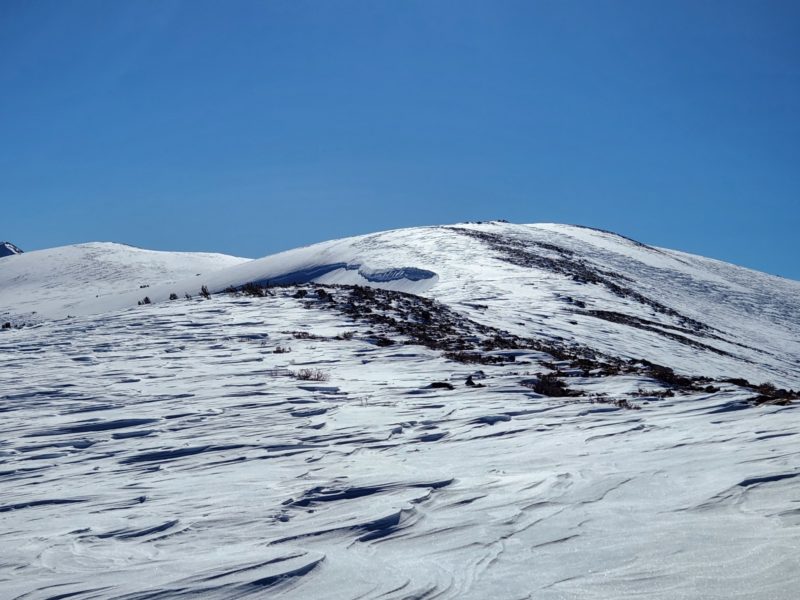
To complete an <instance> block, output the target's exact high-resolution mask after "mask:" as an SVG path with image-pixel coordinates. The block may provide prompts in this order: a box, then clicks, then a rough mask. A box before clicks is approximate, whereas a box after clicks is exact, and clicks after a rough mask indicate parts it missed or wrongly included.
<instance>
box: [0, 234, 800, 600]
mask: <svg viewBox="0 0 800 600" xmlns="http://www.w3.org/2000/svg"><path fill="white" fill-rule="evenodd" d="M198 274H199V275H198ZM253 282H258V283H284V284H290V283H296V284H304V283H307V282H315V284H314V285H295V286H280V287H274V288H272V289H271V290H268V292H267V293H266V294H265V293H264V291H263V290H262V289H260V288H258V287H256V286H253V287H251V288H250V289H248V290H246V291H243V292H241V293H219V294H213V295H211V297H210V299H208V300H205V299H203V298H201V297H200V296H199V294H198V292H199V291H200V288H201V286H207V287H208V288H209V290H210V291H212V292H220V291H222V290H225V289H226V288H230V287H234V288H237V287H241V286H244V285H245V284H248V283H253ZM336 284H344V285H336ZM351 284H359V286H368V287H356V286H352V285H351ZM142 286H147V287H142ZM370 287H372V288H377V289H370ZM406 292H410V293H406ZM171 294H174V295H175V296H177V297H178V299H176V300H169V297H170V295H171ZM186 294H189V295H191V296H192V298H190V299H186V298H185V295H186ZM248 294H249V295H248ZM144 296H148V298H149V299H151V300H152V303H149V304H146V305H138V304H137V302H138V301H140V300H142V299H143V298H144ZM799 297H800V283H798V282H793V281H788V280H784V279H780V278H776V277H771V276H768V275H764V274H761V273H756V272H753V271H750V270H747V269H742V268H739V267H735V266H733V265H728V264H725V263H721V262H719V261H714V260H709V259H705V258H701V257H697V256H691V255H687V254H684V253H680V252H674V251H669V250H664V249H659V248H651V247H647V246H644V245H642V244H638V243H636V242H634V241H631V240H628V239H626V238H623V237H620V236H617V235H614V234H610V233H607V232H602V231H597V230H591V229H585V228H579V227H570V226H564V225H512V224H508V223H498V222H494V223H483V224H461V225H455V226H448V227H429V228H416V229H406V230H397V231H389V232H384V233H378V234H373V235H367V236H360V237H355V238H349V239H344V240H336V241H331V242H326V243H323V244H317V245H314V246H309V247H306V248H300V249H297V250H292V251H289V252H285V253H281V254H278V255H275V256H270V257H267V258H263V259H259V260H254V261H246V260H245V259H237V258H233V257H225V256H219V255H198V254H175V253H157V252H148V251H144V250H138V249H136V248H130V247H127V246H120V245H115V244H83V245H80V246H70V247H65V248H56V249H53V250H47V251H40V252H31V253H28V254H24V255H19V256H10V257H7V258H4V259H2V260H0V316H5V317H6V318H8V319H9V322H8V325H7V326H6V325H3V328H2V329H0V357H2V361H0V362H2V368H0V414H1V415H2V418H0V599H5V598H9V599H11V598H14V599H20V600H21V599H22V598H25V599H45V598H75V599H90V598H93V599H96V598H104V599H105V598H115V599H119V600H144V599H145V598H147V599H153V598H186V597H190V596H191V597H196V598H211V599H215V598H219V599H228V598H266V597H269V598H287V599H292V600H293V599H306V598H326V599H327V598H331V599H336V600H349V599H356V598H358V599H367V598H368V599H376V600H377V599H383V600H407V599H411V598H413V599H419V600H421V599H432V598H437V599H458V600H461V599H467V600H473V599H474V600H484V599H486V598H503V599H506V598H509V599H516V598H520V599H521V598H535V599H536V600H566V599H568V600H579V599H580V600H591V599H598V600H607V599H610V598H611V599H615V600H617V599H628V598H630V599H634V598H647V599H648V600H673V599H675V598H682V599H692V600H709V599H718V600H722V599H725V600H728V599H730V598H741V599H753V598H772V599H776V600H794V599H795V598H796V597H797V589H798V586H799V585H800V557H798V553H797V548H798V547H800V512H799V511H800V509H798V502H800V495H799V494H798V486H797V482H798V481H800V470H798V464H799V463H798V460H800V450H798V447H797V439H798V438H797V436H798V435H799V434H800V412H798V406H800V404H798V401H797V400H798V394H797V393H795V392H791V391H786V390H775V389H774V388H771V387H769V386H756V385H754V384H758V383H761V382H764V381H771V382H773V383H776V384H779V385H783V386H786V387H794V388H797V387H798V384H799V383H800V362H799V361H800V348H798V339H800V322H799V321H798V319H799V318H800V304H799V303H800V300H798V298H799ZM34 311H35V313H36V314H33V313H34ZM67 315H74V316H72V317H71V318H64V317H66V316H67ZM4 320H5V319H0V321H4ZM634 359H635V360H634ZM646 361H650V362H646ZM651 363H658V365H653V364H651ZM659 365H661V366H659ZM670 369H675V370H676V371H678V372H679V373H682V374H685V375H687V376H691V377H681V376H680V375H676V373H674V372H673V371H671V370H670ZM701 376H706V377H705V378H703V377H701ZM742 377H744V378H746V379H748V380H749V381H750V383H748V382H746V381H742V379H741V378H742ZM712 378H714V379H712Z"/></svg>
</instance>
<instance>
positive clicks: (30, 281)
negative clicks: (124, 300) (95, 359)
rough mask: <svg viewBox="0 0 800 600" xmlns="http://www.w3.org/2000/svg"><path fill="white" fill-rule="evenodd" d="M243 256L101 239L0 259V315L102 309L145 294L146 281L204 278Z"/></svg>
mask: <svg viewBox="0 0 800 600" xmlns="http://www.w3.org/2000/svg"><path fill="white" fill-rule="evenodd" d="M247 260H248V259H244V258H237V257H233V256H225V255H223V254H208V253H200V252H155V251H152V250H143V249H141V248H135V247H133V246H127V245H124V244H114V243H104V242H96V243H89V244H77V245H73V246H63V247H60V248H52V249H48V250H37V251H33V252H26V253H24V254H19V255H16V256H9V257H7V259H5V260H3V261H2V263H0V319H2V318H3V317H5V318H13V319H15V320H18V321H37V320H41V319H47V318H63V317H66V316H68V315H76V314H86V312H87V311H89V312H91V311H98V310H104V309H106V304H105V303H106V302H110V305H112V306H113V298H116V297H118V296H120V295H124V294H125V293H126V292H132V291H133V290H136V291H137V293H139V291H141V295H142V296H143V295H145V294H146V292H147V290H146V287H149V286H150V285H153V284H164V283H169V282H171V281H176V280H181V279H187V278H190V277H195V278H198V277H202V276H203V275H205V274H208V273H210V272H213V271H217V270H219V269H222V268H225V267H230V266H232V265H237V264H241V263H243V262H246V261H247ZM143 286H145V287H143Z"/></svg>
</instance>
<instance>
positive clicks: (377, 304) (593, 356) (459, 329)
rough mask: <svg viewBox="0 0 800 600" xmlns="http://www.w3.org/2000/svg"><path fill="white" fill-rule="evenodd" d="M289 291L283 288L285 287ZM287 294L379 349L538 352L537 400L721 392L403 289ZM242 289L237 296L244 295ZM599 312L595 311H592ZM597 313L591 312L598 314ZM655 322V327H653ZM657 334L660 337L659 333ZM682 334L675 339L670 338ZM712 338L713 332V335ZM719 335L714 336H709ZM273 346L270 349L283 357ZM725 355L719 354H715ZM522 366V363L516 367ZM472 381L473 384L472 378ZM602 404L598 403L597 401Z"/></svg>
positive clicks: (334, 288)
mask: <svg viewBox="0 0 800 600" xmlns="http://www.w3.org/2000/svg"><path fill="white" fill-rule="evenodd" d="M287 287H288V286H287ZM291 287H292V288H293V291H292V292H291V296H292V297H294V298H297V299H299V300H302V301H303V303H304V305H305V307H306V308H316V309H322V310H335V311H337V312H339V313H341V314H342V315H344V316H347V317H349V318H350V319H352V320H353V321H356V322H360V323H364V324H367V325H370V326H371V327H372V329H371V330H369V331H367V336H366V337H364V339H365V340H366V341H368V342H371V343H373V344H375V345H377V346H391V345H394V344H398V343H400V344H411V345H421V346H424V347H426V348H430V349H432V350H437V351H439V352H441V353H442V354H443V356H444V357H445V358H448V359H450V360H453V361H456V362H459V363H464V364H497V365H502V364H510V363H514V362H515V361H516V354H519V352H514V351H535V352H541V353H545V354H548V355H549V356H550V357H552V360H550V361H543V362H542V365H543V366H545V367H547V368H549V369H550V370H551V371H552V372H551V373H548V374H543V375H540V376H538V378H537V379H536V380H532V381H530V382H527V383H525V384H524V385H528V387H531V388H532V389H534V391H536V392H537V393H540V394H542V395H547V396H550V397H573V396H581V395H583V394H582V393H581V392H580V390H576V389H573V388H570V387H569V386H568V385H567V383H566V381H565V380H566V379H568V378H569V377H572V376H575V375H580V376H582V377H605V376H613V375H625V374H627V375H643V376H646V377H649V378H651V379H653V380H654V381H655V382H658V383H659V384H660V385H661V386H663V387H665V388H666V389H664V390H658V391H653V392H649V391H644V390H640V393H638V394H637V393H634V394H632V396H637V395H641V396H644V395H646V396H651V397H664V398H667V397H671V396H674V395H675V393H676V392H689V393H697V392H706V393H714V392H718V391H719V390H720V388H719V387H718V386H716V385H713V384H714V383H716V382H715V381H714V380H712V379H710V378H708V377H700V376H693V375H685V374H680V373H676V372H675V371H674V370H673V369H671V368H669V367H666V366H664V365H659V364H656V363H653V362H650V361H648V360H645V359H629V360H625V359H621V358H618V357H614V356H609V355H605V354H603V353H601V352H598V351H596V350H593V349H591V348H588V347H585V346H581V345H578V344H571V343H560V342H557V341H553V340H539V339H536V338H530V337H522V336H518V335H516V334H512V333H510V332H508V331H504V330H502V329H499V328H496V327H491V326H488V325H484V324H482V323H479V322H477V321H474V320H472V319H470V318H469V317H466V316H465V315H463V314H461V313H459V312H457V311H455V310H453V309H451V308H449V307H447V306H445V305H443V304H441V303H439V302H436V301H435V300H432V299H430V298H425V297H421V296H416V295H413V294H408V293H404V292H397V291H390V290H383V289H377V288H371V287H363V286H341V285H326V286H321V285H316V284H308V285H305V286H300V287H297V286H291ZM241 292H242V290H241V289H237V290H235V293H241ZM593 312H595V313H599V312H600V311H593ZM602 314H603V316H604V317H606V316H609V315H614V316H611V317H610V319H617V318H623V317H625V315H621V316H617V315H619V313H610V312H608V311H606V312H603V313H602ZM595 316H596V315H595ZM634 320H636V321H637V322H636V325H641V326H646V327H655V326H656V324H653V325H651V322H649V321H647V320H645V319H634ZM652 323H655V322H652ZM657 325H658V327H663V328H664V329H666V330H667V331H666V333H668V334H671V331H669V330H673V331H685V332H686V333H696V332H692V331H689V330H688V329H684V328H685V327H686V326H687V324H686V323H685V322H684V323H682V325H681V326H676V325H672V326H669V325H664V324H661V323H658V324H657ZM283 333H284V334H289V335H291V336H292V337H294V338H295V339H302V340H320V341H323V340H327V341H330V340H346V339H352V337H353V332H345V333H342V334H338V335H336V336H333V337H325V336H320V335H316V334H313V333H309V332H307V331H284V332H283ZM662 333H664V332H663V331H662ZM674 335H679V334H677V333H676V334H674ZM712 335H713V334H712ZM714 337H716V336H714ZM686 340H687V342H691V344H692V345H696V346H698V347H704V348H706V349H710V348H711V347H710V346H709V347H706V345H705V344H701V343H699V342H696V341H695V340H689V339H688V338H686ZM281 351H283V350H281V349H280V347H279V348H278V349H276V350H275V352H281ZM720 353H722V351H720ZM520 364H522V363H520ZM726 382H727V383H732V384H735V385H739V386H741V387H746V388H748V389H752V390H753V391H754V392H755V393H756V394H757V395H756V396H755V397H754V398H753V400H752V402H753V403H754V404H765V403H771V404H780V403H788V402H790V401H792V400H794V399H797V398H798V393H796V392H792V391H791V390H778V389H775V388H774V387H772V386H769V385H766V384H765V385H763V386H756V385H753V384H750V383H749V382H747V381H746V380H743V379H736V380H726ZM473 384H474V381H473ZM598 401H600V400H598ZM604 401H607V402H611V403H614V404H615V405H617V406H619V407H620V408H631V409H637V408H639V407H638V406H636V405H633V404H631V403H630V402H629V401H628V400H624V401H622V400H604Z"/></svg>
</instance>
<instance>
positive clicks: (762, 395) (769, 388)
mask: <svg viewBox="0 0 800 600" xmlns="http://www.w3.org/2000/svg"><path fill="white" fill-rule="evenodd" d="M725 383H731V384H733V385H737V386H739V387H743V388H747V389H749V390H752V391H753V392H755V394H756V395H755V396H753V397H752V398H750V402H751V403H753V404H755V405H756V406H759V405H761V404H775V405H778V406H785V405H787V404H791V403H792V401H794V400H800V391H795V390H786V389H782V388H777V387H775V386H774V385H772V384H771V383H761V384H754V383H750V382H749V381H747V380H746V379H742V378H734V379H726V380H725Z"/></svg>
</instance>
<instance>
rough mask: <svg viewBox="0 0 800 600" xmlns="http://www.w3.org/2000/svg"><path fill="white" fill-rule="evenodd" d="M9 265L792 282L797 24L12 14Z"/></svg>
mask: <svg viewBox="0 0 800 600" xmlns="http://www.w3.org/2000/svg"><path fill="white" fill-rule="evenodd" d="M0 202H2V210H1V211H0V239H5V238H7V239H8V240H10V241H12V242H14V243H16V244H18V245H19V246H21V247H22V248H23V249H28V250H32V249H38V248H44V247H50V246H56V245H62V244H68V243H75V242H81V241H90V240H112V241H121V242H127V243H131V244H134V245H138V246H143V247H148V248H155V249H165V250H170V249H176V250H209V251H219V252H226V253H231V254H239V255H244V256H253V257H256V256H262V255H265V254H269V253H272V252H275V251H279V250H283V249H287V248H291V247H294V246H298V245H303V244H306V243H310V242H314V241H320V240H324V239H329V238H333V237H341V236H345V235H351V234H357V233H366V232H369V231H375V230H381V229H389V228H395V227H403V226H410V225H422V224H437V223H449V222H456V221H463V220H482V219H494V218H505V219H508V220H510V221H515V222H541V221H555V222H566V223H578V224H584V225H591V226H596V227H601V228H605V229H611V230H614V231H617V232H620V233H623V234H626V235H628V236H631V237H634V238H636V239H639V240H641V241H644V242H647V243H651V244H657V245H662V246H668V247H673V248H678V249H682V250H686V251H690V252H697V253H700V254H705V255H708V256H713V257H716V258H721V259H724V260H729V261H732V262H735V263H738V264H743V265H746V266H750V267H754V268H758V269H761V270H765V271H768V272H771V273H776V274H780V275H784V276H788V277H792V278H795V279H800V260H798V259H800V251H799V250H798V248H799V247H800V2H796V1H794V0H786V1H774V0H773V1H770V0H766V1H764V0H752V1H748V2H740V1H732V0H719V1H702V0H690V1H676V0H663V1H652V0H628V1H609V0H584V1H580V2H577V1H569V0H553V1H535V0H527V1H520V2H513V1H502V0H486V1H481V2H477V1H470V0H452V1H443V0H420V1H401V0H396V1H395V0H385V1H381V0H364V1H358V2H355V1H349V0H318V1H315V2H306V1H302V0H286V1H277V0H276V1H270V0H262V1H244V0H231V1H225V2H223V1H218V0H213V1H203V0H191V1H186V2H181V1H169V0H137V1H131V2H114V1H108V0H80V1H70V0H52V1H48V2H43V1H22V0H3V1H2V2H0Z"/></svg>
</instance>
